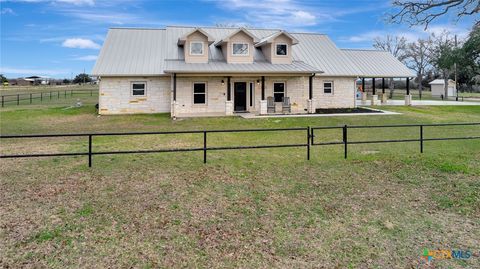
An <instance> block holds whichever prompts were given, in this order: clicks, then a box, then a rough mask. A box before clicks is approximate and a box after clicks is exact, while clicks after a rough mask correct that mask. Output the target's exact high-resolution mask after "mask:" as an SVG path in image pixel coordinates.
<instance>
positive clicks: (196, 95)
mask: <svg viewBox="0 0 480 269" xmlns="http://www.w3.org/2000/svg"><path fill="white" fill-rule="evenodd" d="M206 101H207V84H206V83H205V82H195V83H193V103H194V104H205V103H206Z"/></svg>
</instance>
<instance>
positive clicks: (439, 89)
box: [429, 78, 457, 98]
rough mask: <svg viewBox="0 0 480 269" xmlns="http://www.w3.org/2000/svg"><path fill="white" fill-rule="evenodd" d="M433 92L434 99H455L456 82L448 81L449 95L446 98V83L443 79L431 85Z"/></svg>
mask: <svg viewBox="0 0 480 269" xmlns="http://www.w3.org/2000/svg"><path fill="white" fill-rule="evenodd" d="M429 84H430V88H431V90H432V97H442V96H443V97H444V98H445V97H446V98H448V97H454V96H457V87H456V85H455V81H454V80H452V79H449V80H448V95H447V96H445V88H444V85H445V81H444V80H443V78H442V79H435V80H433V81H432V82H430V83H429Z"/></svg>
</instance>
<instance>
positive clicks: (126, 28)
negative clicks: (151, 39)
mask: <svg viewBox="0 0 480 269" xmlns="http://www.w3.org/2000/svg"><path fill="white" fill-rule="evenodd" d="M109 29H121V30H167V29H166V28H148V27H110V28H109Z"/></svg>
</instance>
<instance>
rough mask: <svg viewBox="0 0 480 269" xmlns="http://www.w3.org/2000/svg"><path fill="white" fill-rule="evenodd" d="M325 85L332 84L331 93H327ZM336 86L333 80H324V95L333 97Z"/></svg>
mask: <svg viewBox="0 0 480 269" xmlns="http://www.w3.org/2000/svg"><path fill="white" fill-rule="evenodd" d="M325 83H330V85H331V87H330V92H325ZM334 85H335V84H334V83H333V80H324V81H323V84H322V87H323V94H326V95H333V92H334V89H335V86H334Z"/></svg>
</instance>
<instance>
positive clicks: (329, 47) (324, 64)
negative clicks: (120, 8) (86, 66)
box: [92, 26, 414, 77]
mask: <svg viewBox="0 0 480 269" xmlns="http://www.w3.org/2000/svg"><path fill="white" fill-rule="evenodd" d="M195 29H197V28H196V27H183V26H168V27H167V28H166V29H141V28H112V29H110V30H109V32H108V34H107V38H106V40H105V43H104V44H103V47H102V50H101V51H100V55H99V57H98V59H97V62H96V64H95V66H94V68H93V71H92V74H93V75H96V76H142V75H144V76H147V75H163V74H165V71H169V72H171V71H172V70H180V69H182V68H183V70H184V71H185V72H186V71H190V72H193V71H195V72H200V71H205V72H221V71H222V70H223V71H225V72H227V71H228V72H243V71H242V70H245V72H253V70H256V71H255V72H262V71H263V72H286V71H288V72H311V71H312V70H316V71H315V72H318V73H320V72H323V73H322V74H319V75H321V76H352V77H356V76H364V77H371V76H373V77H406V76H414V75H412V72H411V71H410V70H409V69H408V68H407V67H405V66H404V65H403V64H402V63H401V62H399V61H398V60H397V59H395V58H394V57H393V56H392V55H391V54H389V53H388V52H378V51H361V50H341V49H339V48H338V47H337V46H336V45H335V44H334V43H333V42H332V41H331V40H330V38H328V36H326V35H322V34H315V33H289V34H290V35H291V36H292V37H294V38H295V39H296V40H298V44H296V45H294V46H293V48H292V50H291V51H292V60H293V64H292V65H291V66H290V67H288V65H283V64H282V65H279V64H275V65H274V64H270V63H268V62H267V61H266V59H265V57H264V55H263V53H262V50H261V48H255V47H254V48H252V51H253V58H254V63H253V64H237V63H235V64H227V63H226V61H225V59H224V57H223V53H222V50H221V48H220V47H216V46H215V43H213V44H211V45H210V46H209V47H208V50H209V53H208V55H209V56H208V57H209V63H205V64H186V63H184V62H183V63H181V62H182V60H184V53H183V46H179V45H178V39H179V38H181V37H182V36H185V35H186V34H188V33H191V32H192V31H195ZM201 29H202V31H204V32H205V33H207V34H208V35H209V36H210V37H211V38H213V39H215V40H218V41H220V40H222V39H224V38H225V37H228V36H230V35H232V34H233V33H235V32H237V31H239V28H224V27H201ZM280 31H281V30H279V29H248V32H249V33H251V34H252V35H254V36H255V37H257V38H258V39H260V40H262V39H266V38H268V37H271V36H273V35H275V34H277V33H278V32H280ZM172 60H173V61H172ZM262 68H263V69H262ZM193 69H195V70H193ZM220 69H222V70H220ZM179 72H180V71H179Z"/></svg>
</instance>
